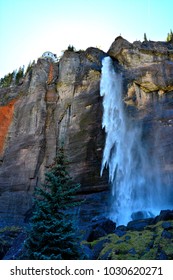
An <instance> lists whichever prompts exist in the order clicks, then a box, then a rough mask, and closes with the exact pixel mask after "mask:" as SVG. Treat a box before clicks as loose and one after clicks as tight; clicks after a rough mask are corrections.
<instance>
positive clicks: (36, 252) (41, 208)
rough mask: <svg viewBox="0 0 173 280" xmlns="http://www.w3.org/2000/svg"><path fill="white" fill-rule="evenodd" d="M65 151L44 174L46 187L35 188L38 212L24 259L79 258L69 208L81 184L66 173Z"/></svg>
mask: <svg viewBox="0 0 173 280" xmlns="http://www.w3.org/2000/svg"><path fill="white" fill-rule="evenodd" d="M66 167H67V162H66V161H65V158H64V152H63V149H62V148H61V149H59V153H58V156H57V158H56V159H55V163H54V164H53V165H52V166H51V168H50V170H49V171H48V172H47V173H46V174H45V176H46V179H45V184H44V185H43V186H42V188H37V189H36V196H35V211H34V213H33V217H32V220H31V229H30V231H29V235H28V239H27V240H26V242H25V254H24V256H23V258H24V259H33V260H49V259H51V260H59V259H62V260H67V259H73V260H75V259H80V258H81V252H80V244H79V238H78V237H77V233H76V230H75V224H74V221H73V219H72V215H69V214H68V212H69V209H70V210H71V208H72V207H73V206H75V205H76V204H77V203H75V202H74V195H75V193H76V192H77V191H78V189H79V187H80V186H79V185H77V184H73V183H72V179H71V177H70V176H69V174H68V172H67V170H66Z"/></svg>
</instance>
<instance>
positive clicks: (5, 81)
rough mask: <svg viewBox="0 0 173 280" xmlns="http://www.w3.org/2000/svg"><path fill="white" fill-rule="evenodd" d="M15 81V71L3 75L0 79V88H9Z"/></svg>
mask: <svg viewBox="0 0 173 280" xmlns="http://www.w3.org/2000/svg"><path fill="white" fill-rule="evenodd" d="M14 79H15V71H13V72H12V73H9V74H7V75H5V76H4V77H3V78H1V79H0V86H1V87H9V86H10V85H11V84H12V82H13V81H14Z"/></svg>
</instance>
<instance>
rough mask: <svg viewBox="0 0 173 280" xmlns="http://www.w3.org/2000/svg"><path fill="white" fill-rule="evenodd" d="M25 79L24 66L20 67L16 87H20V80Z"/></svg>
mask: <svg viewBox="0 0 173 280" xmlns="http://www.w3.org/2000/svg"><path fill="white" fill-rule="evenodd" d="M23 77H24V66H23V67H19V70H18V72H17V73H16V78H15V83H16V85H19V83H20V79H21V78H23Z"/></svg>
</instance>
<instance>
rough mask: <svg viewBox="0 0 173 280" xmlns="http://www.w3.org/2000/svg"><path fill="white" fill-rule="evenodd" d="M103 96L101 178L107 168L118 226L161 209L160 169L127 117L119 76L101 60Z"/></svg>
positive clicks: (108, 61) (139, 127)
mask: <svg viewBox="0 0 173 280" xmlns="http://www.w3.org/2000/svg"><path fill="white" fill-rule="evenodd" d="M100 95H101V96H102V97H103V109H104V111H103V120H102V127H103V128H104V129H105V133H106V140H105V147H104V152H103V159H102V167H101V175H102V173H103V170H104V168H108V169H109V181H110V184H111V185H112V204H111V211H110V212H111V213H110V216H111V218H112V219H113V220H115V221H116V222H117V224H124V225H125V224H127V223H128V222H129V221H130V220H132V219H136V218H139V217H143V218H146V217H151V216H154V215H156V214H158V213H159V211H160V210H161V209H163V207H161V205H162V206H163V199H162V195H161V193H162V192H161V180H160V176H159V167H158V165H157V163H156V160H155V158H154V157H150V152H149V150H148V146H147V145H146V144H145V143H144V141H143V140H142V125H141V123H139V121H136V120H134V119H132V118H130V117H128V116H127V114H126V111H125V108H124V103H123V98H122V76H121V74H119V73H116V72H115V70H114V66H113V64H112V60H111V58H110V57H106V58H104V60H103V66H102V75H101V82H100Z"/></svg>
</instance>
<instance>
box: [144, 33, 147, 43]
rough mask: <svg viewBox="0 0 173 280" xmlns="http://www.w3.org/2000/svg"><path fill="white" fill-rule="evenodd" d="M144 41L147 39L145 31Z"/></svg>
mask: <svg viewBox="0 0 173 280" xmlns="http://www.w3.org/2000/svg"><path fill="white" fill-rule="evenodd" d="M144 41H148V40H147V35H146V33H144Z"/></svg>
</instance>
